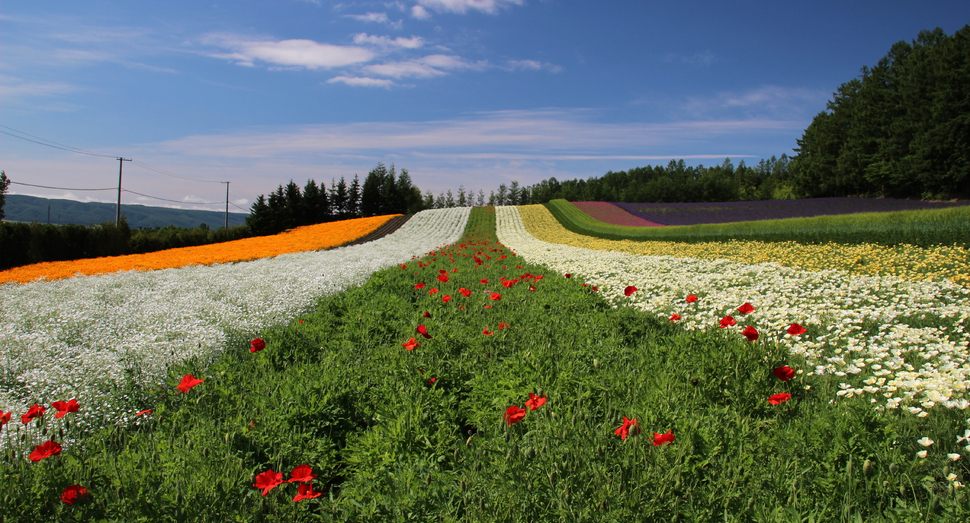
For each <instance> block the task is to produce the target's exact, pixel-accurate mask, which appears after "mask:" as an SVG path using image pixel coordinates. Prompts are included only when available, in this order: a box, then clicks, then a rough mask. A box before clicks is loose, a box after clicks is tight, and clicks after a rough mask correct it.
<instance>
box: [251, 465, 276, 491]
mask: <svg viewBox="0 0 970 523" xmlns="http://www.w3.org/2000/svg"><path fill="white" fill-rule="evenodd" d="M282 484H283V473H282V472H273V469H269V470H267V471H266V472H263V473H261V474H257V475H256V483H253V486H254V487H256V488H259V489H263V495H264V496H265V495H266V494H269V491H271V490H273V488H274V487H276V486H277V485H282Z"/></svg>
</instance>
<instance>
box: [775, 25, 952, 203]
mask: <svg viewBox="0 0 970 523" xmlns="http://www.w3.org/2000/svg"><path fill="white" fill-rule="evenodd" d="M797 142H798V148H797V149H796V151H797V153H798V154H797V155H796V156H795V157H793V158H792V164H791V179H792V183H793V184H794V187H795V189H796V191H797V193H798V194H799V195H800V196H803V197H822V196H850V195H860V196H886V197H895V198H925V199H951V198H968V197H970V25H967V26H964V27H963V28H962V29H960V30H959V31H957V32H955V33H954V34H953V35H952V36H947V35H946V34H945V33H944V32H943V30H942V29H939V28H937V29H935V30H933V31H922V32H921V33H920V34H919V36H918V37H917V38H916V40H914V41H912V42H905V41H900V42H897V43H896V44H894V45H893V46H892V48H891V49H890V50H889V53H888V54H886V56H884V57H883V58H882V59H881V60H879V62H878V63H877V64H876V65H875V66H873V67H863V68H862V71H861V75H860V76H859V77H858V78H854V79H852V80H850V81H848V82H846V83H844V84H842V85H841V86H840V87H839V89H838V91H837V92H835V93H834V99H833V100H832V101H830V102H829V103H828V106H827V109H826V110H825V111H823V112H821V113H819V114H818V115H817V116H816V117H815V118H814V120H812V123H811V125H809V126H808V128H807V129H806V130H805V133H804V134H803V135H802V138H801V139H800V140H797Z"/></svg>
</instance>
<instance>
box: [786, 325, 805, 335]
mask: <svg viewBox="0 0 970 523" xmlns="http://www.w3.org/2000/svg"><path fill="white" fill-rule="evenodd" d="M805 332H807V329H805V327H802V326H801V325H799V324H797V323H792V324H791V327H788V334H791V335H792V336H800V335H802V334H805Z"/></svg>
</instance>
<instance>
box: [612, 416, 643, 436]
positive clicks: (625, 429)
mask: <svg viewBox="0 0 970 523" xmlns="http://www.w3.org/2000/svg"><path fill="white" fill-rule="evenodd" d="M639 423H640V422H638V421H637V419H636V418H633V419H629V418H627V417H626V416H623V425H620V428H618V429H616V430H614V431H613V434H616V435H617V436H619V437H620V439H626V437H627V436H629V435H630V429H631V428H635V429H637V434H639V433H640V427H638V426H637V425H638V424H639Z"/></svg>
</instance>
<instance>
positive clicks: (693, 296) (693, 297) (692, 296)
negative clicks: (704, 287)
mask: <svg viewBox="0 0 970 523" xmlns="http://www.w3.org/2000/svg"><path fill="white" fill-rule="evenodd" d="M695 301H697V295H696V294H688V295H687V303H694V302H695Z"/></svg>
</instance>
